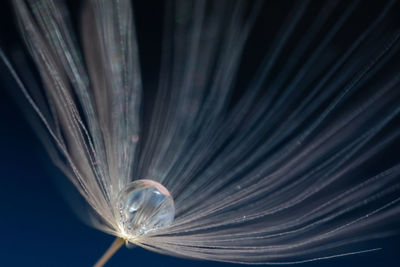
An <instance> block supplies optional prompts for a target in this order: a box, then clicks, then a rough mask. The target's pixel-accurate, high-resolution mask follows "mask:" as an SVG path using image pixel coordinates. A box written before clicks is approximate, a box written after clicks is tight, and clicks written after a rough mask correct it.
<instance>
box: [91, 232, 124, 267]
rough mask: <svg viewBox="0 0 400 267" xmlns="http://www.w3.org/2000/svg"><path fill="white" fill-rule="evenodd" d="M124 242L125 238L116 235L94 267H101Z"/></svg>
mask: <svg viewBox="0 0 400 267" xmlns="http://www.w3.org/2000/svg"><path fill="white" fill-rule="evenodd" d="M124 243H125V240H124V239H122V238H120V237H117V238H116V239H115V240H114V242H113V243H112V244H111V246H110V247H109V248H108V249H107V251H106V252H105V253H104V254H103V256H101V258H100V259H99V260H98V261H97V262H96V264H95V265H94V267H102V266H104V264H106V263H107V261H108V260H109V259H110V258H111V257H112V256H113V255H114V254H115V252H117V250H118V249H119V248H120V247H121V246H122V244H124Z"/></svg>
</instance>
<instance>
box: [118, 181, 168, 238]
mask: <svg viewBox="0 0 400 267" xmlns="http://www.w3.org/2000/svg"><path fill="white" fill-rule="evenodd" d="M117 203H118V210H119V215H120V222H121V225H122V227H123V231H125V233H127V234H129V235H132V236H141V235H145V234H147V233H149V232H152V231H156V230H159V229H162V228H165V227H167V226H169V225H171V224H172V222H173V220H174V216H175V207H174V200H173V199H172V196H171V194H170V193H169V192H168V190H167V189H166V188H165V187H164V186H163V185H161V184H160V183H157V182H155V181H152V180H136V181H134V182H132V183H129V184H128V185H127V186H126V187H125V189H123V190H122V191H121V192H120V193H119V196H118V202H117Z"/></svg>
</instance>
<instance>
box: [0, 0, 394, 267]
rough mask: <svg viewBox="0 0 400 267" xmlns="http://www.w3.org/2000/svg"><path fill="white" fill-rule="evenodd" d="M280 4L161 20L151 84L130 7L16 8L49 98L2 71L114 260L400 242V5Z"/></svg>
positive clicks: (177, 9) (235, 4) (310, 252)
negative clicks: (123, 254) (124, 255)
mask: <svg viewBox="0 0 400 267" xmlns="http://www.w3.org/2000/svg"><path fill="white" fill-rule="evenodd" d="M278 2H279V1H240V0H239V1H225V0H216V1H211V0H209V1H206V0H204V1H203V0H200V1H188V0H176V1H172V0H171V1H164V2H162V3H160V5H161V6H162V8H163V9H164V10H165V12H164V16H163V18H162V21H163V23H162V27H163V31H162V45H161V47H160V51H154V55H158V53H159V54H160V59H159V61H160V63H159V66H158V65H157V64H155V65H154V66H153V68H152V71H153V72H157V73H159V75H158V79H157V80H156V81H152V83H149V84H145V81H148V79H145V77H146V73H145V72H143V66H144V65H145V64H144V63H143V62H146V54H143V53H141V51H142V50H141V42H140V41H141V39H140V36H139V35H137V33H136V28H135V24H136V23H138V24H140V21H138V20H137V19H136V17H135V16H136V12H137V9H136V5H135V3H133V4H132V2H131V1H129V0H116V1H109V0H85V1H81V3H80V4H79V5H78V6H79V7H78V8H74V9H72V8H71V6H70V4H69V3H68V2H65V1H61V0H60V1H51V0H13V1H11V3H12V5H13V7H14V11H15V14H16V21H17V23H18V26H19V28H20V33H21V36H22V38H23V40H24V43H25V45H26V48H27V50H28V51H29V54H30V56H31V57H32V60H33V62H34V63H35V66H36V68H37V72H38V73H39V75H40V78H41V83H42V85H41V86H32V85H31V84H29V83H27V82H26V79H24V77H23V75H21V74H20V72H19V71H18V67H15V68H14V67H13V63H12V60H11V61H10V60H8V59H7V56H6V54H5V53H4V52H3V51H2V50H1V51H0V56H1V58H2V60H3V62H4V63H5V64H6V65H7V67H8V68H9V70H10V72H11V74H12V75H13V76H14V78H15V79H16V81H17V83H18V84H19V87H20V89H21V91H22V93H23V95H24V96H25V99H24V101H25V102H26V103H25V104H26V105H29V107H30V108H31V109H32V110H33V112H34V113H32V114H31V116H30V117H31V121H32V122H33V125H34V127H35V129H36V130H37V131H38V133H39V136H40V137H41V139H42V141H43V143H44V145H45V147H46V148H47V150H48V152H49V154H50V156H51V158H52V160H53V161H54V163H55V165H56V166H57V167H59V168H60V169H61V170H62V171H63V172H64V174H65V175H66V177H68V179H69V181H70V182H71V183H72V184H73V185H74V186H75V188H76V189H77V191H78V192H79V193H80V195H81V196H82V199H83V201H84V202H85V203H86V204H85V205H86V206H85V207H84V208H82V206H81V205H77V206H76V207H75V208H76V210H82V209H84V212H80V215H81V217H82V220H84V221H85V222H87V223H88V224H89V225H91V226H92V227H94V228H96V229H98V230H100V231H103V232H105V233H108V234H110V235H114V236H116V237H117V239H116V241H115V243H114V245H113V246H112V247H111V250H110V251H112V252H110V253H109V254H107V253H106V255H107V257H108V256H111V255H112V254H113V253H114V252H115V251H116V249H118V247H119V246H121V245H122V244H123V242H126V244H127V245H136V246H141V247H143V248H146V249H149V250H152V251H155V252H159V253H163V254H168V255H172V256H177V257H187V258H195V259H204V260H214V261H224V262H234V263H245V264H266V263H271V264H288V263H300V262H306V261H314V260H320V259H324V258H331V257H338V256H343V255H351V254H356V253H362V252H367V251H372V250H375V249H376V248H375V247H366V246H365V244H367V243H366V241H368V240H373V239H380V238H385V237H388V236H391V235H394V234H397V233H398V232H399V226H398V225H399V223H400V162H399V157H390V156H388V155H391V154H393V153H398V152H396V151H398V149H400V138H399V135H400V123H399V122H400V117H399V112H400V61H399V60H398V58H399V56H400V53H399V48H400V43H399V39H400V20H399V18H398V16H397V14H398V12H399V11H400V4H399V2H397V1H379V3H377V2H378V1H377V2H376V3H374V4H370V3H368V2H367V1H286V3H285V4H279V3H278ZM282 2H285V1H282ZM72 11H73V12H72ZM365 14H367V15H365ZM154 55H153V56H154ZM149 58H150V57H149ZM147 69H148V68H146V70H147ZM150 87H151V89H149V88H150ZM153 92H154V93H153ZM21 101H23V100H21ZM33 114H35V115H33ZM141 186H142V187H141ZM128 188H133V189H134V190H136V191H132V192H130V191H126V190H128ZM138 188H139V189H138ZM133 189H132V190H133ZM121 192H122V193H124V192H127V193H126V194H127V196H129V197H125V195H123V196H124V197H122V198H121V197H120V195H121V194H122V193H121ZM143 192H144V193H143ZM155 197H158V198H157V199H156V198H155ZM121 199H123V201H125V200H126V199H127V200H126V201H125V202H123V204H124V205H125V204H126V205H127V206H126V208H127V209H126V210H124V208H125V206H123V205H121ZM136 199H141V200H140V205H135V209H132V207H133V206H130V205H134V204H135V203H134V204H132V203H133V202H132V201H133V200H136ZM150 200H151V201H150ZM137 203H138V202H136V204H137ZM150 205H153V206H150ZM121 207H122V208H121ZM127 211H129V213H124V212H127ZM121 214H123V215H121ZM138 214H139V215H138ZM132 222H133V228H134V229H135V230H134V231H133V230H132V231H131V225H130V224H128V223H132ZM127 229H128V230H127ZM137 229H139V230H137ZM143 229H144V230H143ZM368 244H369V245H370V243H368ZM101 264H103V263H101Z"/></svg>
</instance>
